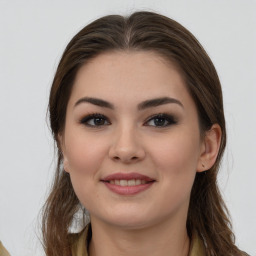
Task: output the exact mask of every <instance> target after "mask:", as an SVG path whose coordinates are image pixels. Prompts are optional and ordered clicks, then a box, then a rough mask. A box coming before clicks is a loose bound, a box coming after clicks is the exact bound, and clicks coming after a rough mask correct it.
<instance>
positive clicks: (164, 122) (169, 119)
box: [145, 114, 177, 128]
mask: <svg viewBox="0 0 256 256" xmlns="http://www.w3.org/2000/svg"><path fill="white" fill-rule="evenodd" d="M176 123H177V121H176V120H175V118H174V117H173V116H172V115H168V114H157V115H154V116H152V117H150V118H149V119H148V121H147V122H146V124H145V125H146V126H155V127H158V128H161V127H167V126H170V125H172V124H176Z"/></svg>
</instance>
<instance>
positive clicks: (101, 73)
mask: <svg viewBox="0 0 256 256" xmlns="http://www.w3.org/2000/svg"><path fill="white" fill-rule="evenodd" d="M85 96H89V97H95V96H97V97H98V98H104V99H106V100H109V101H115V100H122V102H130V103H131V102H135V101H142V100H146V99H148V98H152V97H163V96H170V97H176V98H178V99H179V98H180V100H182V99H183V101H184V100H185V101H186V100H187V99H189V98H190V96H189V93H188V91H187V88H186V85H185V83H184V80H183V78H182V75H181V73H180V72H179V69H178V68H177V67H176V65H175V64H173V63H172V62H170V61H168V60H166V59H165V58H163V57H161V56H160V55H159V54H157V53H155V52H148V51H131V52H129V51H128V52H127V51H126V52H122V51H116V52H108V53H104V54H101V55H99V56H97V57H95V58H93V59H92V60H90V61H89V62H87V63H86V64H85V65H83V66H82V67H81V68H80V70H79V71H78V73H77V75H76V79H75V82H74V86H73V89H72V94H71V99H70V100H71V101H72V100H75V99H78V98H79V97H85ZM190 101H192V99H191V98H190Z"/></svg>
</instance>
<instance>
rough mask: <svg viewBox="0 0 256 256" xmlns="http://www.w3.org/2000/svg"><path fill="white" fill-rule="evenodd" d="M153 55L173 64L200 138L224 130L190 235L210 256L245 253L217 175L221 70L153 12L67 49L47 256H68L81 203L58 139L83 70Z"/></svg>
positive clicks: (93, 28)
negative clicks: (100, 59) (117, 58)
mask: <svg viewBox="0 0 256 256" xmlns="http://www.w3.org/2000/svg"><path fill="white" fill-rule="evenodd" d="M114 50H115V51H118V50H119V51H154V52H156V53H158V54H160V55H161V56H163V57H164V58H166V59H168V60H170V61H171V62H173V63H175V64H176V65H177V66H178V67H179V69H180V71H181V73H182V75H183V78H184V80H185V83H186V86H187V89H188V91H189V92H190V94H191V96H192V98H193V99H194V101H195V103H196V106H197V111H198V115H199V120H200V128H201V132H202V135H203V134H204V132H205V131H207V130H208V129H210V127H211V126H212V125H213V124H215V123H217V124H219V125H220V127H221V130H222V138H221V145H220V149H219V154H218V157H217V160H216V162H215V164H214V166H213V167H212V168H211V169H209V170H207V171H206V172H204V173H197V174H196V178H195V182H194V185H193V188H192V191H191V199H190V205H189V210H188V217H187V231H188V234H189V236H191V235H192V233H194V232H197V233H198V234H199V236H200V237H201V239H202V240H203V241H204V244H205V247H206V255H207V256H217V255H218V256H222V255H223V256H224V255H225V256H231V255H232V256H234V255H243V254H242V252H241V251H240V250H239V249H238V248H237V247H236V246H235V244H234V235H233V233H232V231H231V223H230V220H229V216H228V211H227V208H226V206H225V204H224V202H223V199H222V197H221V194H220V191H219V188H218V184H217V174H218V170H219V167H220V162H221V158H222V155H223V151H224V149H225V145H226V128H225V118H224V113H223V102H222V91H221V85H220V81H219V78H218V75H217V72H216V70H215V68H214V65H213V63H212V62H211V60H210V58H209V56H208V55H207V53H206V52H205V50H204V49H203V47H202V46H201V45H200V43H199V42H198V41H197V40H196V38H195V37H194V36H193V35H192V34H191V33H190V32H189V31H188V30H187V29H185V28H184V27H183V26H182V25H180V24H179V23H177V22H176V21H174V20H172V19H169V18H167V17H165V16H162V15H159V14H156V13H152V12H136V13H134V14H132V15H131V16H129V17H122V16H119V15H110V16H106V17H102V18H100V19H98V20H96V21H94V22H92V23H91V24H89V25H88V26H86V27H85V28H83V29H82V30H81V31H80V32H79V33H78V34H77V35H75V37H74V38H73V39H72V40H71V41H70V43H69V44H68V45H67V47H66V49H65V51H64V53H63V56H62V58H61V60H60V63H59V66H58V68H57V71H56V74H55V77H54V80H53V83H52V88H51V93H50V98H49V113H50V124H51V129H52V134H53V137H54V139H55V142H56V144H57V158H58V162H57V168H56V174H55V179H54V183H53V186H52V188H51V192H50V195H49V197H48V199H47V201H46V204H45V207H44V212H43V222H42V223H43V225H42V231H43V239H44V240H43V243H44V248H45V252H46V255H47V256H68V255H69V256H70V255H71V252H70V244H69V239H68V229H69V226H70V224H71V222H72V220H73V216H74V214H75V212H76V211H77V210H78V208H79V205H80V203H79V200H78V198H77V196H76V194H75V193H74V190H73V187H72V184H71V181H70V177H69V174H68V173H66V172H65V171H64V170H63V168H62V160H63V159H62V154H61V151H60V147H59V144H58V135H59V134H60V133H61V132H62V131H63V129H64V126H65V116H66V108H67V103H68V100H69V97H70V94H71V90H72V85H73V82H74V79H75V76H76V74H77V71H78V70H79V68H80V67H81V66H82V65H84V64H86V62H87V61H88V60H89V59H92V58H94V57H95V56H97V55H99V54H101V53H103V52H106V51H114Z"/></svg>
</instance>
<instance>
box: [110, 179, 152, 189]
mask: <svg viewBox="0 0 256 256" xmlns="http://www.w3.org/2000/svg"><path fill="white" fill-rule="evenodd" d="M148 182H149V181H148ZM148 182H147V181H145V180H135V179H132V180H110V181H109V183H110V184H115V185H118V186H122V187H125V186H137V185H141V184H146V183H148Z"/></svg>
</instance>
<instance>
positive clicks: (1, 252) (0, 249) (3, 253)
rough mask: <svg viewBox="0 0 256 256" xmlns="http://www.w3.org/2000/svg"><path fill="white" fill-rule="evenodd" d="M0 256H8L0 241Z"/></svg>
mask: <svg viewBox="0 0 256 256" xmlns="http://www.w3.org/2000/svg"><path fill="white" fill-rule="evenodd" d="M0 256H10V254H9V252H8V251H7V250H6V249H5V248H4V246H3V244H2V243H1V241H0Z"/></svg>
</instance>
